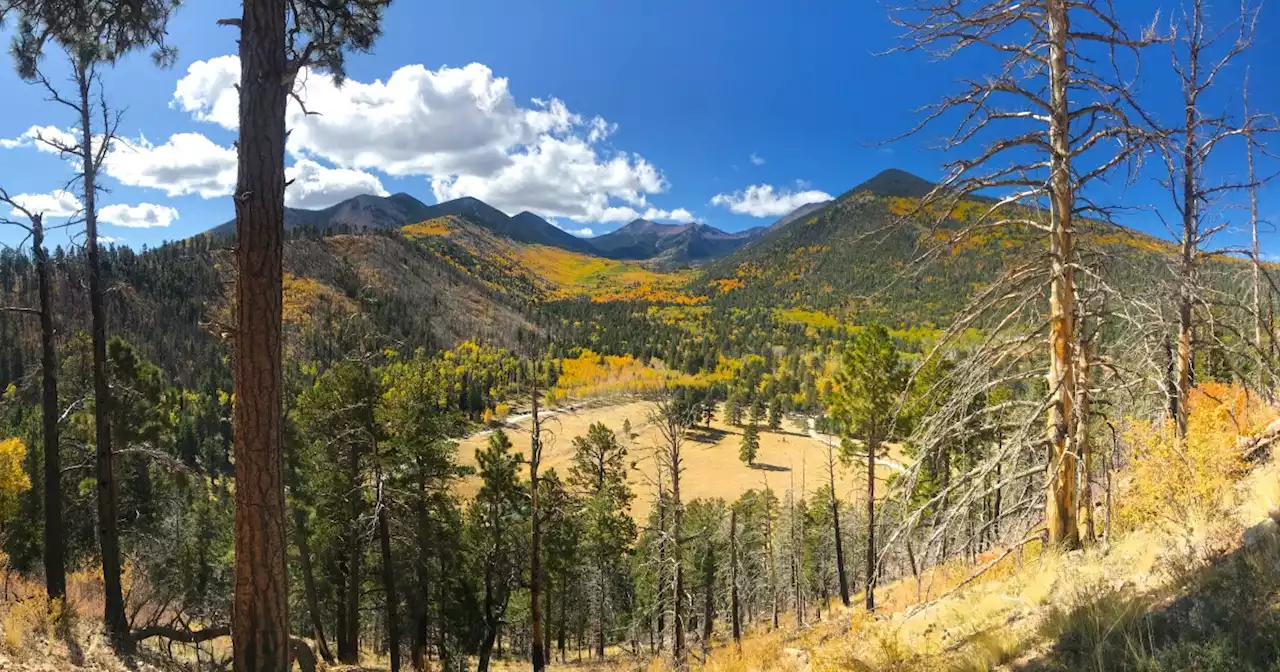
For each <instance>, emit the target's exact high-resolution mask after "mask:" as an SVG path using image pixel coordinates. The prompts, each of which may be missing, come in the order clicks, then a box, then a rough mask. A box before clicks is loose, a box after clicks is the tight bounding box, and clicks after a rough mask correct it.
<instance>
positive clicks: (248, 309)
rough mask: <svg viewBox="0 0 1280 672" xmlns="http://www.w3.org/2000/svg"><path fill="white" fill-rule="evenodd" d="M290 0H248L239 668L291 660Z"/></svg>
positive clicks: (243, 53) (239, 194)
mask: <svg viewBox="0 0 1280 672" xmlns="http://www.w3.org/2000/svg"><path fill="white" fill-rule="evenodd" d="M285 5H286V3H285V0H245V2H244V11H243V18H242V19H241V23H240V135H239V141H238V143H237V147H238V148H239V159H238V175H237V180H236V193H235V199H234V200H235V208H236V270H237V279H236V307H235V310H236V339H235V357H234V364H233V370H232V372H233V374H234V379H235V394H236V403H235V413H234V421H233V422H234V431H235V460H236V515H235V519H236V567H235V596H234V606H233V609H232V640H233V646H234V669H235V670H236V672H286V671H287V670H288V669H289V648H290V647H289V633H288V624H289V585H288V579H287V575H286V570H285V522H284V515H285V514H284V487H283V478H282V464H281V463H282V460H281V428H282V424H283V407H282V405H281V401H282V399H281V390H282V385H283V379H282V368H281V353H280V329H281V300H282V278H283V275H282V272H283V271H282V260H283V256H282V255H283V249H284V248H283V238H284V189H285V179H284V145H285V137H286V133H285V107H286V102H287V100H288V94H289V90H288V86H289V85H290V83H291V82H290V80H291V78H290V77H288V76H287V75H288V74H289V73H288V72H287V65H286V63H285V46H286V45H285V26H286V19H285Z"/></svg>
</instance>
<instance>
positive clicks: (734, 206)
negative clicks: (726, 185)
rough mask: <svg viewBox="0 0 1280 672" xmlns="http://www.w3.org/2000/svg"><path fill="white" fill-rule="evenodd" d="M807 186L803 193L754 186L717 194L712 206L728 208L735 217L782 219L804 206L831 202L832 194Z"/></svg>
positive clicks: (712, 200) (769, 186) (762, 185)
mask: <svg viewBox="0 0 1280 672" xmlns="http://www.w3.org/2000/svg"><path fill="white" fill-rule="evenodd" d="M805 186H807V185H803V186H801V187H800V188H801V189H802V191H791V190H788V189H779V190H776V191H775V190H774V188H773V185H769V184H753V185H751V186H749V187H747V188H746V189H744V190H742V191H735V192H733V193H731V194H716V195H715V197H713V198H712V199H711V204H712V205H719V206H722V207H726V208H728V209H729V212H732V213H734V214H735V215H751V216H752V217H781V216H782V215H785V214H787V213H789V212H791V211H792V210H795V209H796V208H798V207H800V206H802V205H807V204H809V203H818V202H821V201H829V200H831V194H828V193H826V192H824V191H817V190H813V189H805Z"/></svg>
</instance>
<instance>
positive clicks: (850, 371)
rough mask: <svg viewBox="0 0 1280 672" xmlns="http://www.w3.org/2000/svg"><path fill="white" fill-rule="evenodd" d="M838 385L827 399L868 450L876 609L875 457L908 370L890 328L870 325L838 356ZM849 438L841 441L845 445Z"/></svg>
mask: <svg viewBox="0 0 1280 672" xmlns="http://www.w3.org/2000/svg"><path fill="white" fill-rule="evenodd" d="M836 381H837V382H838V383H839V384H840V388H839V391H837V392H836V393H835V394H834V395H833V398H832V400H831V403H832V409H831V410H832V413H833V415H835V416H837V417H838V418H839V419H840V420H841V421H842V423H843V424H844V426H845V428H846V429H847V430H848V431H849V432H850V433H851V435H852V438H858V439H860V440H861V441H862V445H863V446H864V447H865V449H866V451H867V567H866V570H867V571H866V584H867V589H866V598H867V600H866V602H867V611H873V610H875V578H876V576H875V575H876V542H875V491H876V467H875V464H876V457H877V456H878V454H879V451H880V446H881V445H882V444H883V443H884V441H886V440H887V439H889V438H890V437H891V436H893V433H894V431H895V428H896V425H897V423H898V417H897V414H896V407H897V404H898V402H899V397H900V395H901V394H902V392H903V391H904V389H905V388H906V383H907V372H906V369H905V368H904V367H903V366H902V364H901V362H900V361H899V359H898V350H897V348H896V347H895V346H894V343H893V339H892V338H890V337H889V332H888V331H887V330H886V329H885V328H884V327H882V326H880V325H871V326H868V327H867V328H866V329H864V330H863V331H861V332H860V333H859V334H858V335H857V337H855V338H854V340H853V343H852V345H851V346H850V347H849V349H847V350H845V352H844V354H843V356H842V359H841V369H840V371H839V372H838V373H837V374H836ZM850 446H851V442H845V447H846V449H847V448H848V447H850Z"/></svg>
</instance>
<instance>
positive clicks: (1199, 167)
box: [1145, 0, 1264, 437]
mask: <svg viewBox="0 0 1280 672" xmlns="http://www.w3.org/2000/svg"><path fill="white" fill-rule="evenodd" d="M1188 1H1189V2H1190V7H1188V8H1187V9H1186V10H1185V11H1184V12H1183V17H1182V20H1181V22H1180V23H1181V25H1180V27H1175V29H1174V31H1173V37H1174V39H1172V40H1171V44H1172V45H1173V69H1174V72H1175V73H1176V74H1177V76H1178V82H1179V84H1180V87H1181V93H1182V100H1181V103H1182V120H1181V123H1180V124H1178V125H1177V126H1176V127H1172V128H1169V129H1167V130H1162V131H1161V134H1162V136H1163V137H1164V138H1165V139H1166V142H1164V143H1162V145H1161V147H1162V149H1163V152H1162V155H1163V157H1164V159H1165V163H1166V168H1167V171H1168V180H1167V181H1166V182H1165V186H1166V187H1167V188H1168V189H1169V191H1170V195H1171V196H1172V198H1173V205H1174V208H1175V209H1176V211H1177V213H1178V216H1179V219H1180V222H1179V223H1178V224H1179V225H1178V227H1176V230H1173V231H1171V233H1173V234H1174V236H1175V239H1176V240H1177V241H1178V261H1177V282H1178V307H1177V314H1178V349H1177V377H1176V381H1175V382H1176V385H1175V391H1176V400H1175V403H1176V405H1175V406H1174V410H1175V413H1174V421H1175V427H1176V429H1177V433H1178V436H1179V437H1185V436H1186V432H1187V417H1188V409H1187V398H1188V396H1189V395H1190V393H1191V388H1192V387H1193V386H1194V384H1195V381H1194V372H1193V370H1192V367H1193V365H1194V364H1193V362H1194V359H1195V347H1196V343H1195V328H1196V322H1197V321H1199V320H1197V318H1196V315H1195V313H1196V312H1197V310H1202V309H1206V308H1207V306H1205V291H1204V290H1203V289H1202V288H1201V286H1200V278H1199V274H1200V270H1201V267H1202V266H1203V264H1204V262H1205V259H1206V256H1207V255H1206V254H1205V252H1206V249H1205V248H1206V244H1207V243H1208V242H1209V241H1210V239H1211V238H1213V236H1214V235H1215V234H1217V233H1218V232H1220V231H1222V230H1223V229H1225V228H1226V227H1227V222H1226V221H1220V222H1218V223H1213V222H1212V221H1211V219H1210V217H1211V215H1212V214H1213V208H1214V203H1215V201H1216V200H1217V199H1218V198H1219V197H1220V196H1222V195H1223V194H1224V193H1226V192H1230V191H1239V190H1245V189H1249V187H1250V185H1251V184H1252V182H1253V181H1254V179H1256V178H1254V177H1252V176H1251V177H1250V178H1249V182H1248V183H1240V182H1224V183H1220V184H1209V182H1208V180H1207V179H1206V177H1205V169H1206V167H1208V165H1209V164H1210V161H1211V160H1212V158H1213V156H1214V154H1215V153H1216V152H1217V150H1218V149H1219V148H1221V147H1223V146H1224V143H1225V142H1226V141H1228V140H1231V139H1235V138H1243V139H1244V140H1245V142H1246V145H1251V142H1250V141H1251V138H1252V137H1253V134H1254V132H1255V130H1256V129H1259V128H1260V125H1261V124H1262V122H1263V119H1264V117H1262V116H1260V115H1258V116H1249V113H1248V111H1247V97H1246V98H1245V105H1246V112H1245V117H1244V119H1243V120H1241V122H1240V123H1237V122H1234V121H1233V120H1232V119H1231V117H1230V116H1229V115H1227V114H1225V113H1224V114H1214V113H1209V112H1208V111H1207V110H1206V102H1205V98H1206V96H1207V94H1209V92H1210V91H1211V90H1212V89H1213V88H1214V87H1215V86H1216V85H1217V84H1218V83H1219V82H1220V81H1221V79H1222V77H1223V76H1224V75H1223V71H1224V70H1226V69H1227V68H1228V67H1229V66H1230V65H1231V64H1232V63H1233V62H1234V61H1235V60H1236V59H1237V58H1239V57H1241V56H1242V55H1243V54H1244V53H1245V52H1247V51H1248V50H1249V48H1250V47H1251V46H1252V44H1253V36H1254V33H1255V27H1256V25H1257V20H1258V8H1257V7H1253V6H1250V5H1249V4H1248V3H1247V2H1246V4H1244V5H1243V6H1242V8H1241V15H1240V17H1239V18H1238V19H1237V20H1236V21H1234V22H1232V24H1230V25H1228V26H1227V27H1225V28H1223V29H1221V30H1215V29H1213V28H1211V27H1210V25H1209V22H1208V18H1207V17H1206V8H1205V0H1188ZM1227 38H1230V40H1231V41H1230V43H1229V44H1227V45H1226V46H1225V47H1222V46H1220V45H1221V44H1222V42H1224V40H1226V39H1227ZM1219 52H1220V53H1219ZM1145 116H1146V117H1147V119H1148V121H1149V123H1150V124H1151V125H1152V126H1155V127H1157V128H1158V125H1159V121H1158V120H1156V119H1153V118H1152V117H1151V115H1145ZM1249 149H1250V157H1252V147H1251V146H1250V148H1249ZM1250 166H1252V160H1251V159H1250ZM1250 172H1251V173H1252V170H1250ZM1169 228H1171V229H1174V227H1169ZM1256 301H1257V299H1256V285H1255V305H1254V313H1255V315H1256V314H1257V313H1258V312H1260V311H1259V310H1258V306H1257V303H1256ZM1256 327H1257V323H1256V322H1255V335H1256V331H1257V329H1256Z"/></svg>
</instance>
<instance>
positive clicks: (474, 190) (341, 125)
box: [172, 56, 667, 222]
mask: <svg viewBox="0 0 1280 672" xmlns="http://www.w3.org/2000/svg"><path fill="white" fill-rule="evenodd" d="M239 70H240V65H239V60H238V58H237V57H235V56H223V57H219V58H215V59H210V60H208V61H200V62H197V63H194V64H192V65H191V67H190V68H188V70H187V75H186V76H185V77H183V78H182V80H181V81H179V82H178V85H177V88H176V89H175V91H174V97H173V102H172V105H173V106H174V107H176V108H179V109H182V110H184V111H187V112H189V113H191V114H192V115H193V116H194V117H195V118H196V119H198V120H202V121H207V122H210V123H215V124H218V125H220V126H223V127H224V128H228V129H233V128H235V127H236V124H237V121H238V120H237V107H238V103H237V100H238V95H239V94H238V93H237V91H236V89H235V86H234V85H235V83H236V82H237V81H238V80H239ZM299 81H300V87H299V98H300V99H301V103H299V102H297V101H291V102H290V104H289V105H290V106H289V111H288V123H289V128H290V135H289V145H288V149H289V151H290V152H291V153H292V154H293V155H294V156H296V157H298V158H299V159H306V160H324V161H326V162H329V163H332V164H333V165H335V166H337V167H338V168H339V169H345V170H350V171H379V172H381V173H385V174H387V175H391V176H395V177H405V176H423V177H428V178H429V179H430V183H431V187H432V191H433V192H434V194H435V196H436V198H438V199H440V200H448V199H452V198H457V197H460V196H473V197H475V198H479V199H482V200H484V201H486V202H488V203H489V204H490V205H493V206H494V207H497V208H499V209H500V210H503V211H505V212H508V213H512V212H518V211H520V210H530V211H533V212H539V213H542V214H544V215H545V216H549V217H564V218H567V219H571V220H574V221H577V222H616V221H624V220H623V218H624V217H626V216H628V215H634V214H635V212H636V211H637V210H636V209H637V208H640V209H643V208H647V207H650V205H649V203H648V201H647V198H648V196H651V195H654V194H659V193H662V192H664V191H665V190H666V189H667V182H666V180H665V179H664V178H663V176H662V174H661V172H659V171H658V169H657V168H655V167H654V166H653V165H652V164H651V163H649V162H648V161H646V160H645V159H644V158H643V157H641V156H639V155H636V154H632V153H628V152H621V151H613V150H611V149H608V148H606V147H604V146H603V143H604V142H605V141H606V140H607V139H608V138H609V137H611V136H612V134H613V133H614V132H615V131H616V130H617V126H616V125H614V124H611V123H609V122H607V121H605V120H604V119H602V118H600V117H591V118H588V117H584V116H582V115H579V114H576V113H574V112H572V111H570V110H569V109H568V107H567V106H566V105H565V103H564V102H563V101H561V100H559V99H556V98H547V99H541V98H534V99H532V100H530V101H529V102H528V104H524V105H522V104H520V103H518V102H517V101H516V99H515V97H514V96H513V95H512V94H511V91H510V88H509V86H508V82H507V80H506V79H505V78H502V77H497V76H495V75H494V73H493V71H492V70H490V69H489V68H488V67H487V66H485V65H482V64H479V63H472V64H470V65H466V66H464V67H460V68H455V67H448V66H445V67H441V68H439V69H438V70H430V69H428V68H426V67H425V66H422V65H406V66H404V67H401V68H399V69H397V70H396V71H395V72H393V73H391V76H390V77H388V78H387V79H386V80H385V81H384V80H375V81H373V82H367V83H366V82H360V81H356V80H348V81H347V82H346V83H345V84H344V85H343V86H342V87H341V88H339V87H337V86H336V85H335V83H334V80H333V78H332V77H330V76H328V75H325V74H323V73H318V72H314V71H310V70H306V71H304V72H302V73H300V75H299ZM304 105H305V108H306V109H307V110H310V111H313V112H319V113H320V114H316V115H307V114H305V112H304V110H303V106H304ZM366 175H367V173H366ZM348 177H353V178H354V175H349V176H348ZM367 184H372V183H367ZM633 218H634V217H633Z"/></svg>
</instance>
